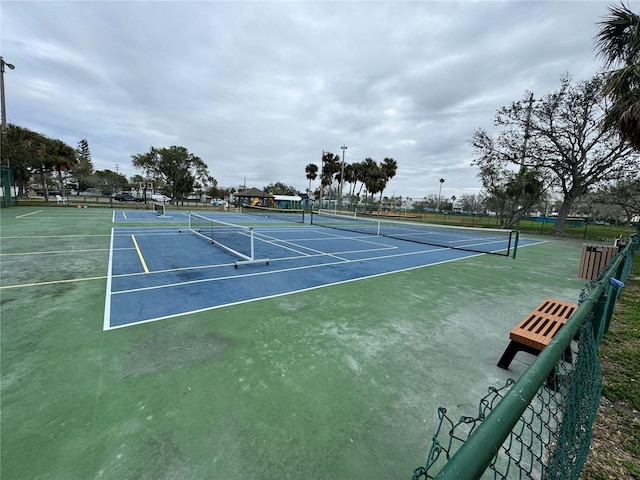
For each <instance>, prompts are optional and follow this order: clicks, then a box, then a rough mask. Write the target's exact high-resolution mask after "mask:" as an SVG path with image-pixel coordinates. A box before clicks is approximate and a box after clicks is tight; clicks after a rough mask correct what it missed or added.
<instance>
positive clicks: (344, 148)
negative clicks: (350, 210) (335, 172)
mask: <svg viewBox="0 0 640 480" xmlns="http://www.w3.org/2000/svg"><path fill="white" fill-rule="evenodd" d="M340 148H341V149H342V166H341V167H340V188H339V189H338V211H340V210H342V186H343V185H344V151H345V150H346V149H347V146H346V145H343V146H341V147H340Z"/></svg>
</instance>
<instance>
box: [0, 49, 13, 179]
mask: <svg viewBox="0 0 640 480" xmlns="http://www.w3.org/2000/svg"><path fill="white" fill-rule="evenodd" d="M5 65H6V66H7V67H9V69H10V70H13V69H14V68H16V67H15V65H13V64H11V63H7V62H5V61H4V58H2V57H0V103H1V104H2V105H1V106H2V132H1V135H2V141H4V136H5V135H6V134H7V106H6V104H5V100H4V67H5ZM10 166H11V165H9V157H8V156H7V167H10Z"/></svg>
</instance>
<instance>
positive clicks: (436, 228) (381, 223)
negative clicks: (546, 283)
mask: <svg viewBox="0 0 640 480" xmlns="http://www.w3.org/2000/svg"><path fill="white" fill-rule="evenodd" d="M311 223H312V224H313V225H318V226H322V227H329V228H335V229H338V230H345V231H349V232H356V233H363V234H367V235H380V236H383V237H390V238H396V239H399V240H406V241H409V242H416V243H422V244H425V245H433V246H437V247H447V248H453V249H456V250H466V251H470V252H479V253H492V254H496V255H504V256H509V254H510V253H511V252H512V251H513V255H514V257H515V250H516V248H517V243H518V232H517V231H514V230H499V229H495V228H472V227H457V226H450V225H433V224H428V223H418V222H401V221H394V220H380V219H372V218H363V217H359V216H357V215H354V214H351V215H341V214H334V213H326V212H313V214H312V215H311Z"/></svg>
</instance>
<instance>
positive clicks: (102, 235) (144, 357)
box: [0, 207, 586, 480]
mask: <svg viewBox="0 0 640 480" xmlns="http://www.w3.org/2000/svg"><path fill="white" fill-rule="evenodd" d="M111 220H112V211H111V210H108V209H104V210H103V209H90V208H89V209H76V208H71V207H55V208H54V207H51V208H44V209H41V210H40V211H38V210H37V209H35V208H27V207H17V208H7V209H2V210H1V211H0V221H1V224H0V226H1V232H0V246H1V249H0V254H1V256H0V261H1V263H0V274H1V277H0V301H1V305H2V307H1V308H2V310H1V326H0V328H1V331H0V333H1V337H0V338H1V344H0V347H1V352H0V355H1V357H0V360H1V364H0V368H1V385H0V386H1V398H0V401H1V408H2V420H1V421H2V424H1V429H0V435H1V438H0V440H1V444H0V445H1V459H0V460H1V464H0V468H1V470H0V478H2V479H5V478H6V479H45V478H46V479H65V480H68V479H83V480H85V479H113V480H116V479H117V480H122V479H126V478H128V479H223V480H229V479H288V478H296V479H298V478H307V479H371V478H377V479H392V478H393V479H406V478H410V477H411V473H412V471H413V469H414V468H416V467H418V466H420V465H423V464H424V459H425V456H426V453H427V451H428V448H429V447H430V445H431V436H432V435H433V433H434V432H435V428H436V424H437V408H438V407H440V406H444V407H447V410H448V412H449V415H450V416H451V417H452V418H457V417H458V416H460V415H475V414H477V403H478V400H479V399H480V397H482V396H483V395H485V394H486V392H487V389H488V387H490V386H501V385H503V384H504V381H505V380H506V379H507V378H509V377H512V378H517V377H518V376H519V375H520V374H521V373H522V372H523V371H524V370H525V369H526V367H527V366H528V364H529V363H530V362H531V361H532V359H533V357H531V356H529V355H527V354H525V353H520V354H518V356H517V357H516V359H515V361H514V362H513V363H512V365H511V369H510V371H504V370H502V369H500V368H498V367H497V366H496V363H497V361H498V359H499V358H500V356H501V354H502V352H503V350H504V349H505V348H506V346H507V344H508V335H509V331H510V330H511V328H512V327H513V326H515V324H516V323H517V322H518V321H520V319H521V318H522V317H523V316H524V315H525V314H526V313H527V312H529V311H530V310H531V309H532V308H534V307H535V306H536V305H538V304H539V303H540V301H541V300H542V299H544V298H545V297H554V298H558V299H562V300H568V301H572V302H577V300H578V294H579V292H580V290H581V289H582V287H583V286H584V284H585V283H586V281H585V280H582V279H579V278H578V277H577V272H578V266H579V261H580V253H581V242H579V241H575V240H560V239H553V238H546V240H548V242H547V243H543V244H539V245H536V246H531V247H526V248H521V249H519V250H518V256H517V259H515V260H513V259H510V258H505V257H497V256H492V255H481V256H475V257H471V258H467V259H463V260H459V261H455V262H450V263H444V264H439V265H433V266H428V267H424V268H419V269H414V270H409V271H405V272H400V273H394V274H390V275H386V276H380V277H375V278H370V279H366V280H361V281H355V282H351V283H344V284H340V285H334V286H329V287H325V288H319V289H315V290H310V291H306V292H301V293H295V294H291V295H286V296H280V297H276V298H272V299H266V300H260V301H256V302H250V303H244V304H240V305H235V306H230V307H223V308H219V309H216V310H210V311H204V312H200V313H197V314H192V315H188V316H183V317H176V318H170V319H166V320H161V321H158V322H152V323H147V324H142V325H136V326H133V327H128V328H123V329H118V330H112V331H106V332H105V331H103V329H102V326H103V315H104V312H103V309H104V304H105V291H106V282H107V279H106V275H107V266H108V259H109V245H110V244H109V240H110V232H111V228H112V227H113V224H112V222H111ZM300 228H306V227H304V226H301V227H300ZM166 301H167V302H171V301H172V300H171V298H167V299H166Z"/></svg>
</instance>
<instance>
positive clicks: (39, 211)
mask: <svg viewBox="0 0 640 480" xmlns="http://www.w3.org/2000/svg"><path fill="white" fill-rule="evenodd" d="M41 212H42V210H36V211H35V212H30V213H25V214H23V215H18V216H17V217H14V218H24V217H28V216H29V215H35V214H36V213H41Z"/></svg>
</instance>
